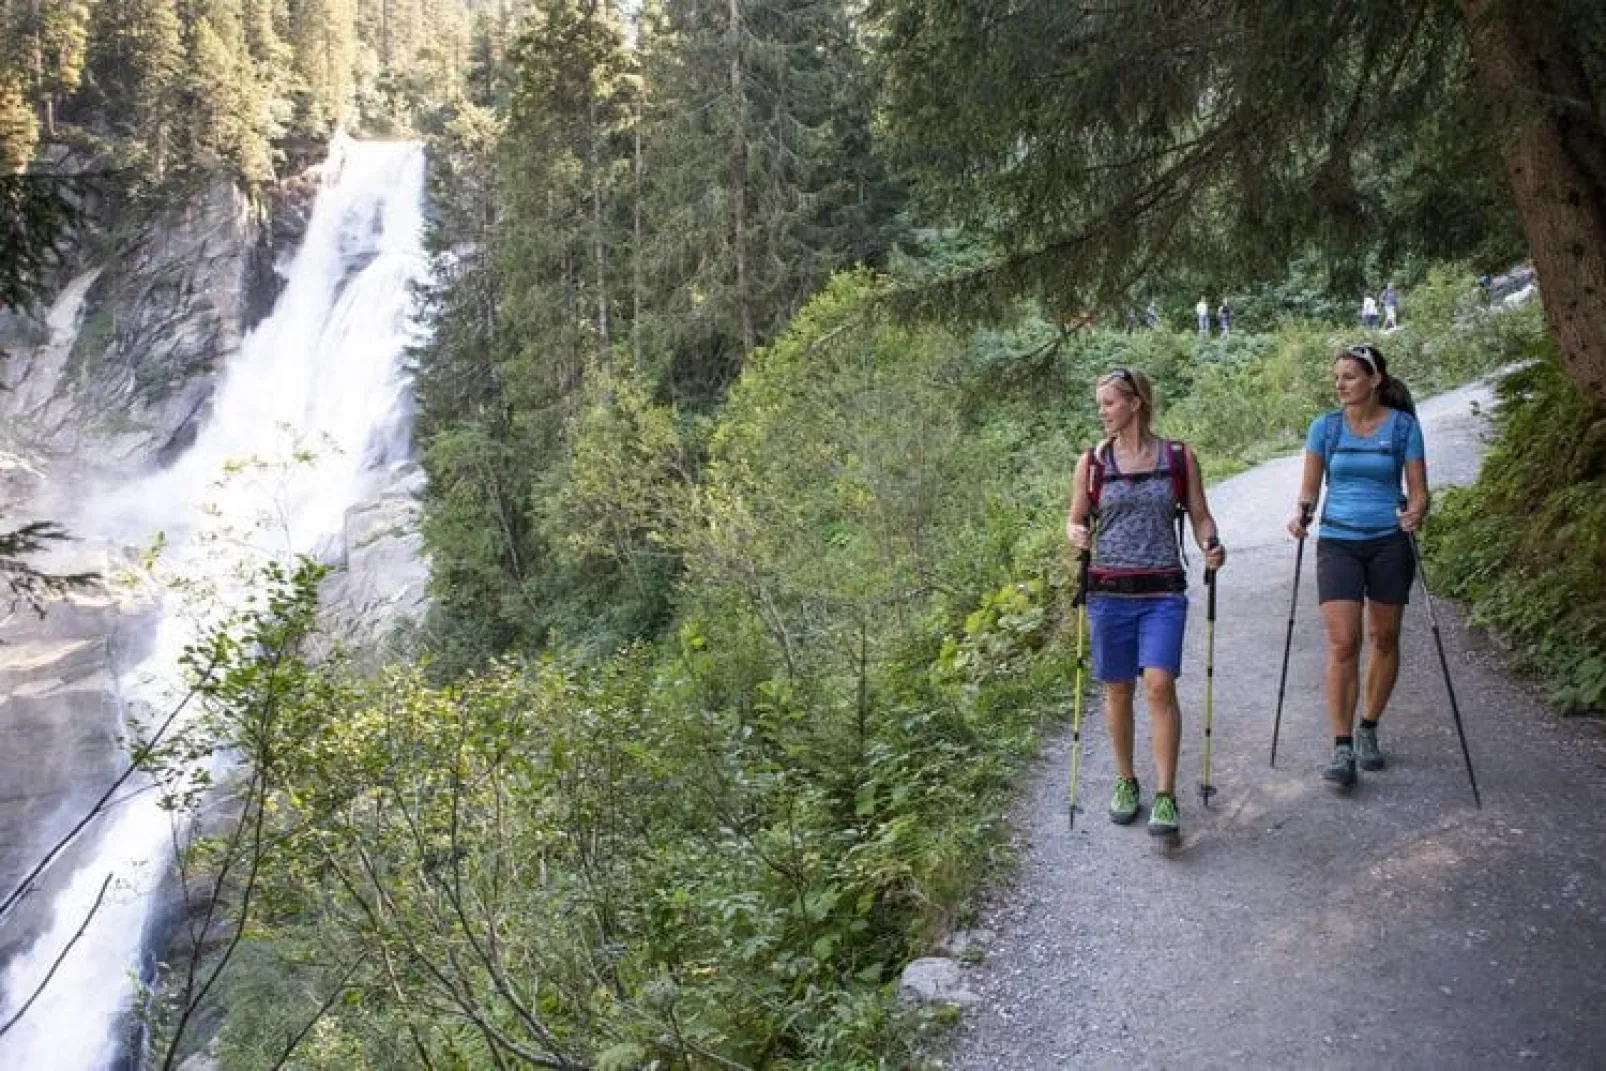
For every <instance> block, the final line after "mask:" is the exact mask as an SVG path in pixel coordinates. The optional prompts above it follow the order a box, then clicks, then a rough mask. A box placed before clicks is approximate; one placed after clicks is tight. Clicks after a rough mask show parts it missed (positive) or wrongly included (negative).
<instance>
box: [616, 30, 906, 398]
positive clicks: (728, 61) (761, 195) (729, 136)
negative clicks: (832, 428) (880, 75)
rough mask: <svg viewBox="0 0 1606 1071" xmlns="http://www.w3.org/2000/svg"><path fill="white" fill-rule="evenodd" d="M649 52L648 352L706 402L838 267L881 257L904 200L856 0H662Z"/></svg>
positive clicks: (685, 391) (689, 393)
mask: <svg viewBox="0 0 1606 1071" xmlns="http://www.w3.org/2000/svg"><path fill="white" fill-rule="evenodd" d="M644 49H645V51H646V59H645V64H646V83H647V94H648V97H647V100H648V104H647V107H648V112H647V115H646V118H645V129H644V135H643V136H644V141H645V145H644V148H643V155H644V157H645V186H646V193H645V197H646V203H647V235H646V238H645V248H644V249H643V250H642V255H643V256H644V257H646V258H647V260H646V263H647V269H646V273H645V274H646V276H647V278H648V279H650V280H656V281H657V284H658V285H657V287H656V288H655V289H654V291H653V293H652V294H651V295H649V297H648V298H647V301H646V304H647V306H648V307H649V308H650V309H651V310H652V321H653V323H652V325H651V330H650V332H649V334H648V337H649V348H650V349H658V350H661V351H667V352H668V354H669V358H670V362H671V372H670V378H671V380H672V381H673V383H674V389H675V391H676V392H677V394H679V395H680V396H684V397H688V398H693V399H704V400H707V399H709V398H714V397H718V395H719V394H720V393H721V391H722V390H723V388H724V385H725V384H726V383H728V382H729V381H730V379H731V378H732V377H733V376H734V375H735V373H736V371H737V369H738V368H739V367H740V364H741V359H742V357H743V355H744V354H745V353H746V352H748V351H749V350H751V349H752V348H753V347H754V346H755V345H759V344H761V343H763V342H764V341H765V340H767V339H768V338H770V337H772V336H773V335H774V334H775V332H776V331H778V330H779V329H780V327H781V326H782V325H784V324H785V323H786V322H787V320H788V319H789V318H790V317H791V316H792V314H793V313H795V312H796V311H797V310H798V309H799V308H801V307H802V304H803V303H804V302H805V301H806V300H807V299H808V298H809V296H810V295H812V294H813V293H814V292H815V291H816V290H818V288H819V287H820V285H821V284H822V283H823V282H824V280H825V279H826V277H827V276H828V275H829V274H830V272H831V271H833V270H834V269H836V268H837V267H840V266H842V265H844V264H848V263H853V262H855V261H861V260H862V261H869V262H874V261H876V260H877V259H879V258H880V256H881V255H883V254H884V252H885V248H886V242H887V240H888V233H889V232H888V229H887V228H888V219H889V217H890V211H891V208H892V207H893V206H894V205H895V202H896V198H895V197H894V196H893V194H892V188H891V186H890V184H889V183H888V182H887V180H886V178H885V176H884V174H883V173H882V172H881V170H880V168H879V167H878V166H877V164H876V162H875V160H874V157H873V156H872V155H871V154H869V153H867V152H866V151H865V150H866V148H867V146H868V142H869V137H868V131H869V124H870V114H871V94H870V93H869V92H868V85H869V83H868V72H867V71H866V69H865V68H864V65H863V63H862V61H861V59H860V55H859V51H858V48H857V45H856V41H855V36H854V31H853V28H852V24H851V22H850V20H849V19H848V17H847V13H846V6H845V5H844V4H841V3H834V2H830V0H826V2H813V0H666V2H665V3H664V4H663V5H662V7H661V9H659V10H657V12H656V13H655V14H654V16H653V18H652V19H651V20H650V22H649V26H648V29H647V33H646V41H645V44H644Z"/></svg>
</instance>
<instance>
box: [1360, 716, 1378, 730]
mask: <svg viewBox="0 0 1606 1071" xmlns="http://www.w3.org/2000/svg"><path fill="white" fill-rule="evenodd" d="M1361 728H1362V729H1376V728H1377V719H1376V718H1373V719H1372V720H1371V721H1367V720H1366V719H1365V718H1362V719H1361Z"/></svg>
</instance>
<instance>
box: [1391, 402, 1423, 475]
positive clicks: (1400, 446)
mask: <svg viewBox="0 0 1606 1071" xmlns="http://www.w3.org/2000/svg"><path fill="white" fill-rule="evenodd" d="M1414 427H1416V417H1414V416H1412V415H1411V414H1410V413H1407V412H1406V411H1405V410H1404V409H1396V410H1395V411H1394V435H1393V438H1392V439H1391V441H1390V443H1389V449H1390V451H1391V452H1392V453H1393V455H1394V483H1395V485H1396V486H1398V485H1399V482H1400V479H1401V477H1403V476H1404V475H1405V451H1406V449H1407V448H1408V447H1410V445H1411V429H1412V428H1414Z"/></svg>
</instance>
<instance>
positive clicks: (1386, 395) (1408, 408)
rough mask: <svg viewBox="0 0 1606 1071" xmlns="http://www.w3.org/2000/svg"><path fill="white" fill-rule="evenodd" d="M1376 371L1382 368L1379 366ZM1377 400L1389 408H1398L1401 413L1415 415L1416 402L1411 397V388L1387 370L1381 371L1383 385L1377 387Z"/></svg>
mask: <svg viewBox="0 0 1606 1071" xmlns="http://www.w3.org/2000/svg"><path fill="white" fill-rule="evenodd" d="M1378 371H1380V372H1382V371H1383V370H1382V369H1381V368H1380V369H1378ZM1377 400H1378V402H1379V403H1380V404H1382V405H1386V406H1388V407H1389V408H1390V409H1398V410H1399V411H1400V412H1402V413H1410V414H1411V415H1412V416H1416V402H1415V401H1414V400H1412V398H1411V388H1410V387H1407V386H1406V385H1405V384H1404V383H1402V382H1400V381H1399V380H1397V379H1395V378H1394V377H1393V376H1391V375H1389V374H1388V373H1387V372H1383V385H1382V386H1381V387H1379V388H1377Z"/></svg>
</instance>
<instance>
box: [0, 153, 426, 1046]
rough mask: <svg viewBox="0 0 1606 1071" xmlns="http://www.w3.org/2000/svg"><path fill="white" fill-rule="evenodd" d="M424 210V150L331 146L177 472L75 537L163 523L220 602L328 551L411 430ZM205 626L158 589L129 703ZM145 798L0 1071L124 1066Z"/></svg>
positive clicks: (21, 968)
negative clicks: (263, 573) (259, 311)
mask: <svg viewBox="0 0 1606 1071" xmlns="http://www.w3.org/2000/svg"><path fill="white" fill-rule="evenodd" d="M422 202H423V153H422V150H421V149H420V147H419V146H418V145H416V144H413V143H404V142H353V141H350V140H347V139H337V141H336V143H335V145H334V146H333V147H332V150H331V154H330V160H329V164H328V166H327V168H326V172H325V179H324V186H323V188H322V189H321V190H320V192H319V194H318V196H317V199H316V202H315V204H314V206H313V211H312V215H311V218H310V220H309V222H308V225H307V231H306V236H305V239H304V240H303V243H302V246H301V248H300V250H299V251H298V252H297V253H296V255H295V257H294V259H293V260H292V261H291V262H290V265H289V268H288V273H287V281H286V286H285V289H284V292H283V293H282V294H281V295H280V298H279V301H278V303H277V304H276V306H275V308H274V310H273V312H272V314H271V315H270V316H269V317H268V318H267V319H266V320H264V321H263V322H262V323H261V324H260V325H258V327H257V328H256V329H255V330H254V331H253V332H252V333H251V334H250V335H249V336H248V337H247V338H246V339H245V340H244V342H243V344H242V346H241V349H240V352H239V353H238V354H237V355H236V357H235V358H234V360H233V361H232V363H231V364H230V366H229V367H228V368H227V369H226V371H225V373H224V378H223V380H222V382H221V383H220V384H219V387H218V390H217V392H216V394H215V396H214V403H213V407H212V412H211V415H210V417H209V418H208V419H207V421H206V423H205V425H204V426H203V427H202V428H201V430H200V432H199V434H198V435H197V437H196V440H195V442H194V444H193V446H192V447H191V448H190V449H189V450H188V451H187V452H186V453H185V454H184V455H183V456H182V457H181V458H179V459H178V460H177V461H176V462H175V463H174V464H173V465H172V466H171V467H169V468H167V469H164V470H161V471H159V472H155V473H152V474H151V475H149V476H148V477H146V478H143V479H139V480H137V481H133V482H131V483H129V484H127V485H125V486H123V487H121V488H119V489H117V490H116V491H115V492H113V493H108V494H102V495H97V496H95V497H96V501H94V502H93V503H92V504H90V505H87V506H85V507H84V508H83V510H82V511H80V512H79V513H78V514H77V515H76V516H74V517H73V518H71V521H70V523H71V526H72V528H73V530H74V531H75V533H76V534H78V535H80V536H82V537H84V538H86V539H90V540H102V541H105V542H108V543H113V544H118V545H123V546H128V545H146V544H149V543H150V542H151V540H152V538H153V536H154V535H155V534H156V533H158V532H160V533H162V535H163V538H164V541H165V549H164V550H163V561H164V567H165V569H166V570H167V571H170V572H171V573H173V574H174V575H178V576H182V577H184V578H185V580H186V583H187V584H189V585H191V587H192V590H193V588H194V587H196V586H199V587H201V588H204V589H207V590H212V591H215V592H217V593H218V595H219V597H220V600H219V601H220V602H222V603H225V604H226V603H228V602H230V601H231V596H233V597H234V599H233V600H232V601H237V597H238V591H239V583H240V577H241V576H243V575H245V574H246V573H247V572H248V571H249V569H250V568H251V566H252V565H253V564H256V563H260V562H261V561H263V560H264V559H265V558H274V559H278V560H285V559H287V558H288V557H289V556H291V555H293V554H298V553H313V554H320V555H323V554H327V553H328V551H329V549H330V548H331V547H336V546H338V545H339V538H340V534H341V529H342V524H343V520H344V517H345V513H346V510H347V509H348V508H350V507H351V506H352V505H353V504H354V503H356V502H358V501H360V500H361V498H362V497H363V495H364V494H366V493H368V492H370V491H371V490H373V489H374V488H375V487H376V486H377V485H378V483H379V481H380V480H381V479H382V478H383V477H384V475H385V474H384V473H383V472H378V471H376V470H375V466H376V465H386V464H396V463H398V462H397V459H396V458H395V451H394V450H393V449H391V450H383V449H380V450H376V449H375V448H374V444H375V443H376V442H379V443H383V442H384V441H386V440H389V439H391V438H392V437H393V436H394V434H395V429H396V428H397V427H398V426H402V427H405V420H406V416H405V414H406V413H407V412H408V411H409V410H408V403H409V384H408V382H407V379H406V375H405V372H404V369H403V365H402V357H403V353H404V350H405V348H406V346H407V345H408V343H409V342H411V341H412V332H413V329H414V323H413V319H412V315H411V313H412V309H411V294H412V286H413V284H414V283H415V282H416V281H418V280H419V279H421V278H422V274H423V271H424V265H425V261H424V254H423V249H422V230H423V216H422V213H423V204H422ZM290 458H294V463H292V464H288V465H279V464H276V463H277V462H281V461H284V460H285V459H290ZM253 461H260V462H263V463H264V464H261V465H257V464H253V463H252V462H253ZM168 604H171V605H168ZM206 620H207V619H206V618H204V617H202V618H200V619H199V620H197V618H196V617H195V615H194V607H193V606H184V605H180V600H178V599H176V598H174V597H173V596H168V597H167V599H166V602H165V603H164V609H163V612H162V615H161V617H160V621H159V624H158V625H157V626H156V631H155V634H154V636H153V637H152V642H151V645H150V654H149V656H148V657H147V658H146V659H145V661H144V662H143V663H141V664H140V665H139V666H138V667H136V668H134V669H133V670H131V671H130V672H127V673H125V674H124V675H123V676H122V680H121V682H120V687H121V690H122V692H123V694H124V696H125V697H126V698H127V700H128V701H129V703H131V704H133V705H135V706H139V707H143V708H144V709H145V710H147V711H148V712H151V713H153V714H155V715H156V716H160V715H161V714H162V713H164V712H165V711H166V710H167V709H170V707H171V704H172V703H174V702H175V696H176V695H177V694H178V693H179V692H180V691H181V690H182V689H181V685H180V684H179V683H178V666H177V656H178V654H179V652H180V651H181V650H182V648H183V647H184V645H185V644H187V643H188V642H190V641H191V640H192V639H193V638H194V636H195V635H196V631H195V630H196V629H197V628H198V627H203V628H204V627H205V625H206ZM155 795H156V794H155V793H151V792H145V793H141V794H139V795H137V796H135V797H134V798H133V799H132V800H130V801H129V802H126V803H123V804H120V805H119V806H117V807H116V808H115V809H113V810H112V811H110V812H109V813H108V814H106V815H105V816H103V817H102V818H101V819H99V821H98V823H97V825H98V828H96V829H95V830H94V831H93V833H92V834H91V835H92V836H93V837H94V838H95V839H94V842H93V844H92V845H86V846H85V850H83V852H82V854H81V856H80V857H79V858H80V859H81V860H82V861H81V864H80V866H79V868H78V870H77V871H76V872H75V873H74V874H73V875H72V876H71V878H70V880H68V881H66V882H64V883H63V887H62V890H61V892H60V893H59V895H58V896H57V898H56V900H55V901H54V903H53V904H52V905H51V911H50V920H49V922H48V923H47V924H46V926H45V928H44V930H43V932H42V933H40V934H39V935H38V937H37V939H36V940H35V941H34V942H33V943H32V944H31V945H30V946H29V947H28V948H26V949H25V950H24V951H22V952H21V953H20V954H18V955H16V956H15V957H14V958H13V959H12V961H11V962H10V963H8V964H6V965H5V969H4V974H3V976H0V1023H4V1022H6V1021H7V1020H9V1019H10V1018H11V1017H12V1015H13V1014H14V1013H15V1010H16V1009H17V1008H18V1007H20V1006H21V1005H22V1004H23V1002H25V1001H26V1000H27V999H28V998H29V996H30V995H31V994H33V993H34V991H35V990H36V989H37V988H38V986H39V984H40V982H41V981H42V980H43V979H44V978H45V976H46V974H47V973H48V972H49V971H50V970H51V967H52V964H54V963H55V961H56V959H57V957H58V956H60V954H61V950H62V949H63V948H64V947H66V946H68V945H69V943H70V944H71V945H72V947H71V950H70V951H69V952H68V954H67V955H66V957H65V958H64V959H63V960H62V962H61V963H60V965H59V967H58V968H57V969H56V973H55V975H54V977H53V978H52V979H51V981H50V982H49V984H48V985H47V986H46V987H45V989H44V990H43V992H42V993H41V995H40V996H39V998H38V1000H37V1001H36V1002H35V1003H34V1004H33V1005H32V1007H30V1008H29V1009H28V1011H27V1013H26V1015H24V1016H23V1017H22V1019H21V1020H19V1021H18V1022H17V1024H16V1025H15V1026H14V1027H13V1028H12V1029H11V1030H10V1032H9V1033H7V1034H6V1035H5V1036H3V1037H0V1068H18V1069H23V1068H27V1069H29V1071H43V1069H52V1068H61V1069H74V1071H76V1069H100V1068H104V1067H107V1066H108V1065H110V1064H112V1063H113V1062H114V1061H117V1060H118V1059H119V1057H120V1050H121V1048H122V1045H123V1041H122V1038H121V1037H120V1034H121V1031H120V1030H119V1026H120V1024H121V1023H122V1022H123V1021H124V1016H125V1015H126V1014H127V1013H128V1011H129V1008H130V1002H131V999H132V996H133V990H134V987H133V983H132V980H131V979H132V978H133V977H134V976H135V975H137V974H139V973H140V972H141V971H142V969H143V968H142V963H141V958H142V953H143V952H144V950H145V943H146V931H147V927H148V926H149V924H150V922H151V916H152V913H153V910H154V908H155V900H156V896H155V895H154V894H155V892H156V890H157V888H158V886H159V885H160V884H161V883H162V881H163V880H164V879H165V878H166V875H167V874H168V872H169V870H170V863H171V859H172V846H171V845H172V835H173V830H172V827H171V819H170V815H169V814H168V813H167V812H165V811H163V810H162V809H161V808H160V807H159V806H158V804H157V800H156V798H155ZM108 875H110V876H111V883H110V885H109V886H108V887H107V888H106V892H105V895H104V898H103V899H102V901H101V906H100V908H99V909H98V910H97V911H95V912H94V915H93V917H92V919H91V920H90V922H89V925H88V927H87V928H86V929H85V930H84V932H83V934H82V936H80V937H79V938H78V939H77V940H76V941H74V940H73V938H74V935H75V934H76V933H77V932H78V930H79V928H80V926H82V925H83V922H84V919H85V917H86V915H88V914H89V913H90V911H91V908H92V907H93V905H94V904H95V902H96V897H97V895H98V894H100V892H101V890H102V887H103V884H104V883H105V882H106V879H107V876H108Z"/></svg>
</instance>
